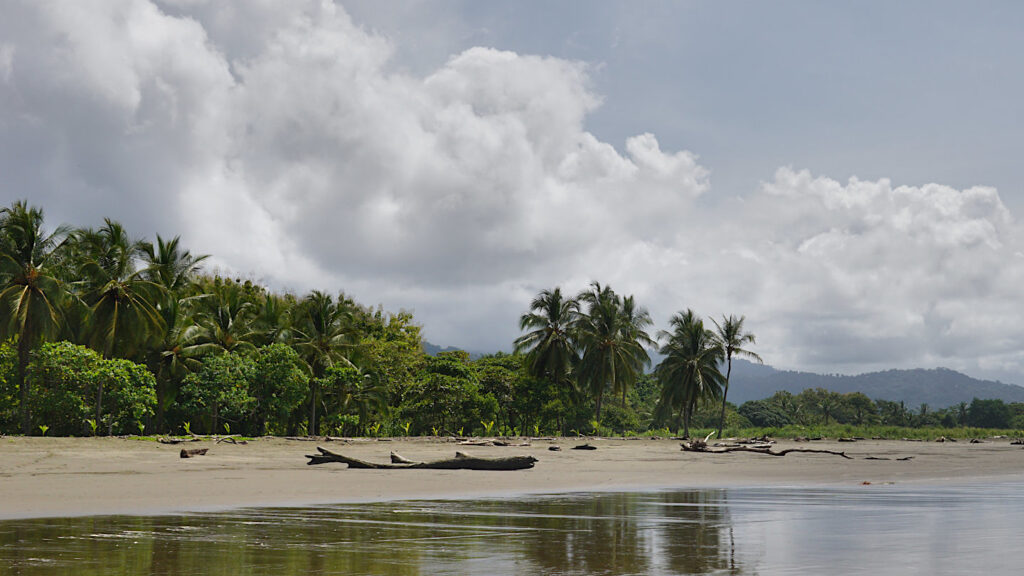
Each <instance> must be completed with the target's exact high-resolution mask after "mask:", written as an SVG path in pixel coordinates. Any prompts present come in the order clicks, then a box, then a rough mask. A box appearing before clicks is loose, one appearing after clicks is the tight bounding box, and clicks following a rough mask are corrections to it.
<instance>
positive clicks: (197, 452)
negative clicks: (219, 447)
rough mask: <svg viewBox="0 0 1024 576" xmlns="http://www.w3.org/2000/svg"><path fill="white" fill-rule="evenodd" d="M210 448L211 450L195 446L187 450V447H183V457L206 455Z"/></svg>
mask: <svg viewBox="0 0 1024 576" xmlns="http://www.w3.org/2000/svg"><path fill="white" fill-rule="evenodd" d="M208 450H209V448H195V449H193V450H186V449H184V448H182V449H181V457H182V458H193V457H195V456H206V452H207V451H208Z"/></svg>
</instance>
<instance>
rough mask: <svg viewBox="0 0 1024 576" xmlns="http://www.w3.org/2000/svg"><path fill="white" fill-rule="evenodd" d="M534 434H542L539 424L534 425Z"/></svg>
mask: <svg viewBox="0 0 1024 576" xmlns="http://www.w3.org/2000/svg"><path fill="white" fill-rule="evenodd" d="M533 435H534V436H540V425H539V424H534V425H533Z"/></svg>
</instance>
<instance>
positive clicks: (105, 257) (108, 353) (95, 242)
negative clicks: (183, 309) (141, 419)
mask: <svg viewBox="0 0 1024 576" xmlns="http://www.w3.org/2000/svg"><path fill="white" fill-rule="evenodd" d="M74 239H75V241H76V242H75V243H76V245H77V246H76V247H77V250H78V254H77V259H78V262H79V265H80V274H81V280H79V281H78V282H77V283H76V284H77V286H78V288H79V291H80V294H81V300H82V302H83V303H84V304H85V305H86V306H87V307H88V315H87V317H86V320H85V323H84V326H83V331H84V337H85V340H86V342H87V344H88V346H89V347H90V348H92V349H94V350H96V351H97V352H99V353H100V354H102V355H103V357H104V358H115V357H117V358H127V359H131V360H135V359H139V357H140V356H142V355H143V354H144V353H145V352H146V351H147V350H148V349H149V348H150V346H151V345H154V344H156V342H157V341H158V339H159V338H160V335H161V334H163V332H164V331H165V329H166V326H165V324H164V319H163V317H162V316H161V315H160V311H159V309H158V307H157V306H158V304H159V302H160V301H161V299H162V298H163V297H164V294H165V292H164V290H163V288H162V287H161V286H160V285H159V284H157V283H155V282H152V281H150V280H147V279H146V277H145V270H139V269H137V267H136V262H137V261H138V259H139V258H140V257H142V256H143V255H144V244H143V243H142V242H141V241H138V240H132V239H130V238H129V237H128V233H127V232H126V231H125V229H124V227H123V226H121V224H120V223H118V222H115V221H113V220H110V219H109V218H108V219H106V220H105V221H104V225H103V226H102V227H101V228H99V229H98V230H92V229H86V230H80V231H78V232H76V233H75V238H74ZM102 413H103V382H102V381H101V382H100V385H99V386H98V387H97V393H96V420H97V421H99V419H100V415H101V414H102Z"/></svg>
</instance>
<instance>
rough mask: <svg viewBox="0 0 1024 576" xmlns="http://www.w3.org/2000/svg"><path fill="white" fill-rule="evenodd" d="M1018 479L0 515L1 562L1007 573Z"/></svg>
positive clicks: (373, 569) (467, 570) (147, 567)
mask: <svg viewBox="0 0 1024 576" xmlns="http://www.w3.org/2000/svg"><path fill="white" fill-rule="evenodd" d="M1018 493H1019V490H1018V489H1017V487H1012V486H1011V487H1007V486H1003V487H998V488H992V487H988V488H986V489H984V490H982V489H978V487H975V488H972V489H964V490H951V489H949V490H931V491H925V492H908V491H901V490H898V489H878V490H875V489H870V490H868V489H865V490H845V491H843V490H810V489H792V490H784V489H773V490H752V489H741V490H699V491H678V492H654V493H615V494H585V495H571V496H550V497H531V498H523V499H495V500H476V501H417V502H398V503H394V502H392V503H377V504H359V505H339V506H327V507H318V508H289V509H285V508H276V509H248V510H238V511H234V512H225V513H216V514H195V515H183V516H157V517H117V516H113V517H91V518H71V519H42V520H16V521H6V522H0V574H8V573H9V574H23V575H42V574H46V575H61V574H75V576H87V575H92V574H103V575H107V574H253V575H256V574H268V575H270V574H273V575H281V574H407V575H418V574H565V575H571V574H734V575H740V574H783V573H794V572H799V573H832V574H838V573H845V574H857V573H865V574H868V573H870V574H910V573H930V574H942V573H946V574H955V573H959V572H963V571H964V570H966V571H969V572H975V571H976V570H975V569H978V568H982V569H984V571H986V572H987V573H988V574H989V575H994V574H1014V573H1017V572H1016V567H1017V565H1018V564H1019V560H1020V559H1019V558H1014V557H1013V555H1014V554H1015V552H1010V551H1011V550H1015V549H1016V547H1015V546H1013V544H1014V543H1015V540H1016V536H1017V534H1019V533H1020V529H1021V528H1022V527H1024V520H1022V518H1024V514H1022V512H1024V506H1022V505H1021V504H1022V499H1021V498H1020V497H1019V496H1018V495H1017V494H1018ZM1011 546H1013V547H1012V548H1011ZM921 570H925V572H921Z"/></svg>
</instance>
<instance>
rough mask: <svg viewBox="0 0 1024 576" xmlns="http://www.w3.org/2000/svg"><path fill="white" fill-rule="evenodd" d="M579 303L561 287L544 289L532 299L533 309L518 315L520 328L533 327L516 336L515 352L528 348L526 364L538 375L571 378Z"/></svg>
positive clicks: (550, 378) (555, 379) (554, 380)
mask: <svg viewBox="0 0 1024 576" xmlns="http://www.w3.org/2000/svg"><path fill="white" fill-rule="evenodd" d="M578 314H579V303H578V302H577V301H576V300H575V299H573V298H566V297H564V296H563V295H562V289H561V288H555V289H554V290H541V292H540V293H539V294H537V297H536V298H534V299H533V302H530V311H529V312H527V313H526V314H523V315H522V316H520V317H519V329H520V330H530V331H529V332H527V333H526V334H524V335H522V336H520V337H519V338H516V341H515V346H516V348H515V350H516V352H523V351H526V368H527V370H528V371H529V373H530V375H531V376H533V377H535V378H542V379H546V380H548V381H549V382H552V383H553V384H556V385H561V384H563V383H565V382H567V381H568V376H569V372H570V371H571V370H572V366H573V364H575V363H576V361H577V356H576V346H575V344H574V342H573V339H572V333H571V331H572V327H573V324H574V322H575V321H576V319H577V316H578Z"/></svg>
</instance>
